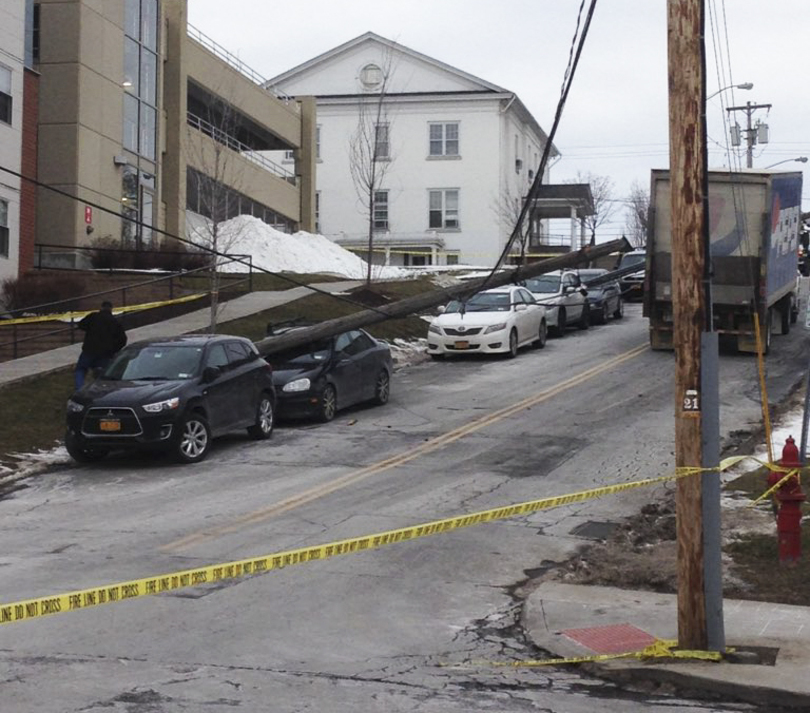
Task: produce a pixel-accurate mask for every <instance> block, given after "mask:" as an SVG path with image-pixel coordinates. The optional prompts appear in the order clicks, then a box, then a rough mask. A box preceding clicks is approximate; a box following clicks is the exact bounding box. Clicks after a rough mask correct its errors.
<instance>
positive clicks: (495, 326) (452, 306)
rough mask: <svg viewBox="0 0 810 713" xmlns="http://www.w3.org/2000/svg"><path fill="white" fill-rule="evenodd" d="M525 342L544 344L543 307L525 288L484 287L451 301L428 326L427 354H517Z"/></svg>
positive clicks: (513, 355)
mask: <svg viewBox="0 0 810 713" xmlns="http://www.w3.org/2000/svg"><path fill="white" fill-rule="evenodd" d="M526 344H533V345H535V346H536V347H539V348H542V347H544V346H545V345H546V310H545V308H544V307H542V306H541V305H539V304H537V301H536V300H535V299H534V296H533V295H532V293H531V292H529V291H528V290H527V289H526V288H525V287H519V286H516V285H511V286H508V287H496V288H493V289H490V290H484V291H483V292H479V293H477V294H475V295H473V296H472V297H471V298H469V299H468V300H466V302H465V301H462V300H453V301H451V302H450V303H449V304H448V305H447V307H446V308H445V309H444V312H443V313H442V314H440V315H439V316H438V317H436V318H434V319H433V321H432V322H431V323H430V326H429V327H428V354H430V356H432V357H433V358H434V359H440V358H442V357H444V356H446V355H453V354H507V355H509V356H510V357H515V356H517V352H518V349H519V348H520V347H522V346H524V345H526Z"/></svg>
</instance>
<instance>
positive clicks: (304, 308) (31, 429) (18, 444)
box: [0, 275, 434, 465]
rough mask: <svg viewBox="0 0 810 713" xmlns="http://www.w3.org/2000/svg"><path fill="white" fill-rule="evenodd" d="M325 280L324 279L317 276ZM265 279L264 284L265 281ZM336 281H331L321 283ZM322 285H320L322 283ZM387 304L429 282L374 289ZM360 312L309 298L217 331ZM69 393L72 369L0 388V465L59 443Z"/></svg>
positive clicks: (412, 325) (399, 327) (421, 331)
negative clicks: (19, 455)
mask: <svg viewBox="0 0 810 713" xmlns="http://www.w3.org/2000/svg"><path fill="white" fill-rule="evenodd" d="M260 277H261V278H262V280H263V283H262V286H261V287H257V289H287V287H288V286H289V284H288V283H284V284H282V281H281V280H279V283H278V285H279V286H278V287H276V288H271V287H270V285H271V284H274V283H273V282H272V280H271V279H270V278H273V279H278V278H274V276H272V275H261V276H260ZM294 277H296V279H300V280H301V281H310V278H311V276H309V275H305V276H300V275H297V276H294ZM320 277H323V276H320ZM264 278H268V279H267V280H265V279H264ZM324 279H328V280H334V279H335V278H334V277H329V278H324ZM321 281H323V280H321ZM374 289H375V290H376V291H378V292H381V293H382V294H384V295H385V297H386V298H387V299H388V300H389V301H395V300H397V299H402V298H404V297H410V296H411V295H415V294H420V293H422V292H425V291H428V290H432V289H434V285H433V283H432V282H430V280H429V279H415V280H404V281H402V282H385V283H379V284H375V285H374ZM360 309H362V308H361V307H359V306H355V305H351V304H349V303H347V302H343V301H341V300H336V299H334V298H333V297H329V296H327V295H319V294H313V295H311V296H310V297H305V298H303V299H300V300H296V301H295V302H291V303H290V304H288V305H283V306H281V307H277V308H275V309H271V310H266V311H264V312H260V313H257V314H255V315H252V316H250V317H246V318H244V319H238V320H234V321H232V322H224V323H222V324H221V325H220V331H221V332H223V333H226V334H236V335H239V336H244V337H248V338H249V339H253V340H259V339H262V338H264V336H265V333H266V328H267V324H268V322H282V321H286V320H290V319H302V320H305V321H307V322H322V321H325V320H327V319H333V318H335V317H342V316H344V315H347V314H351V313H353V312H356V311H358V310H360ZM368 331H369V332H370V333H371V334H373V335H374V336H376V337H379V338H381V339H394V338H395V337H401V338H403V339H412V338H416V337H424V336H426V335H427V325H426V324H425V322H424V321H423V320H421V319H419V318H418V317H415V316H410V317H404V318H401V319H390V320H386V321H385V322H380V323H378V324H375V325H372V326H371V327H369V328H368ZM72 392H73V368H72V367H68V368H65V369H60V370H59V371H57V372H54V373H52V374H48V375H47V376H40V377H37V378H34V379H31V380H29V381H24V382H22V383H18V384H10V385H8V386H5V387H2V388H0V404H2V408H0V433H2V434H3V436H2V444H1V445H0V464H3V465H11V464H13V463H14V462H16V459H15V458H13V457H11V455H10V454H13V453H31V452H34V451H36V450H40V449H41V450H48V449H50V448H53V447H54V446H55V445H57V442H61V441H62V438H63V436H64V431H65V402H66V401H67V400H68V397H69V396H70V394H71V393H72Z"/></svg>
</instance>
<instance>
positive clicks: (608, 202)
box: [566, 171, 616, 245]
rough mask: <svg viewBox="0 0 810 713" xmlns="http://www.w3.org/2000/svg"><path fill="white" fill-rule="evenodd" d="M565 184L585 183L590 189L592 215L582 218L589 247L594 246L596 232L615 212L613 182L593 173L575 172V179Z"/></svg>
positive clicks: (607, 177) (606, 177)
mask: <svg viewBox="0 0 810 713" xmlns="http://www.w3.org/2000/svg"><path fill="white" fill-rule="evenodd" d="M566 183H585V184H588V185H590V187H591V196H592V197H593V214H591V215H586V216H585V218H584V221H585V227H586V228H587V229H588V231H589V232H590V234H591V240H590V244H591V245H596V230H597V228H599V226H601V225H604V224H605V223H607V222H608V221H609V220H610V218H611V216H612V215H613V213H614V212H615V211H616V203H615V201H614V200H613V181H612V179H611V178H610V176H598V175H596V174H593V173H590V172H588V173H582V172H581V171H577V177H576V178H575V179H573V180H572V181H566Z"/></svg>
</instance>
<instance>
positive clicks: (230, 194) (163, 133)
mask: <svg viewBox="0 0 810 713" xmlns="http://www.w3.org/2000/svg"><path fill="white" fill-rule="evenodd" d="M34 34H35V36H36V38H37V39H36V43H35V45H36V48H37V52H36V57H35V67H36V69H37V70H38V72H39V74H40V87H39V121H38V130H39V133H38V174H39V181H40V182H41V183H42V184H45V186H47V188H46V187H40V189H39V191H38V194H37V242H38V243H39V244H49V245H52V246H59V247H58V248H49V249H48V250H47V251H46V252H47V254H48V255H49V256H50V258H49V259H50V261H51V262H52V264H59V263H61V264H63V265H64V266H82V265H83V264H86V262H87V259H88V257H87V254H86V252H85V251H82V250H81V248H83V247H87V246H89V245H91V244H93V242H94V241H97V240H98V239H99V238H103V239H105V240H106V241H108V242H109V243H110V244H116V243H117V244H120V245H122V246H123V247H128V248H133V249H140V250H149V249H152V248H154V247H156V246H157V245H158V244H159V243H161V242H164V241H166V240H170V237H168V236H181V237H185V236H186V215H187V210H190V211H192V212H195V213H201V214H203V215H206V217H209V218H215V219H217V220H222V219H224V218H226V217H233V216H234V215H238V214H242V213H249V214H251V215H255V216H257V217H259V218H261V219H262V220H265V221H267V222H269V223H271V224H273V225H274V226H275V227H277V228H280V229H283V230H287V231H294V230H296V229H299V228H302V229H312V228H313V227H314V201H315V187H314V182H315V176H314V169H315V164H314V159H312V158H311V154H312V153H313V152H312V148H311V147H312V146H313V145H314V131H315V129H314V127H315V117H314V112H315V105H314V102H313V101H312V100H308V99H306V98H302V99H301V100H300V101H293V100H290V99H288V98H285V97H279V96H276V95H275V94H274V93H272V92H268V91H267V90H265V89H264V88H263V80H262V78H260V77H258V76H257V75H255V73H251V72H250V71H249V69H248V68H246V67H244V65H241V63H239V62H238V60H236V58H235V57H234V56H233V55H231V54H230V53H229V52H227V51H226V50H225V49H224V48H221V47H219V46H218V45H217V44H216V43H215V42H213V41H212V40H210V39H209V38H207V37H205V36H204V35H202V34H201V33H198V32H197V31H196V30H194V28H191V27H189V26H188V22H187V0H41V1H40V2H38V3H36V16H35V21H34ZM266 150H274V151H294V152H296V154H297V155H298V156H299V157H300V162H299V164H298V166H297V171H296V172H295V173H293V172H291V171H289V170H288V168H287V167H284V166H282V165H276V164H273V163H272V162H270V161H268V160H262V159H260V158H259V154H258V152H259V151H266ZM213 186H216V187H218V188H217V189H216V190H215V193H216V195H217V196H218V201H219V202H218V204H217V205H216V206H214V205H212V204H210V202H208V201H204V200H203V199H202V196H203V195H204V194H206V193H207V192H210V191H211V190H214V189H213V188H212V187H213ZM50 189H56V190H55V191H54V190H50ZM166 234H168V236H167V235H166Z"/></svg>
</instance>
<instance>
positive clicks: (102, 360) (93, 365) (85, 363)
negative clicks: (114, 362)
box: [73, 352, 110, 391]
mask: <svg viewBox="0 0 810 713" xmlns="http://www.w3.org/2000/svg"><path fill="white" fill-rule="evenodd" d="M109 363H110V357H102V356H92V355H90V354H88V353H87V352H82V353H81V354H80V355H79V361H77V362H76V369H75V370H74V372H73V376H74V378H75V380H76V391H78V390H79V389H81V388H82V386H84V377H85V376H87V370H88V369H92V370H93V371H94V372H96V373H98V372H99V371H101V370H102V369H103V368H104V367H105V366H107V364H109Z"/></svg>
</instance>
